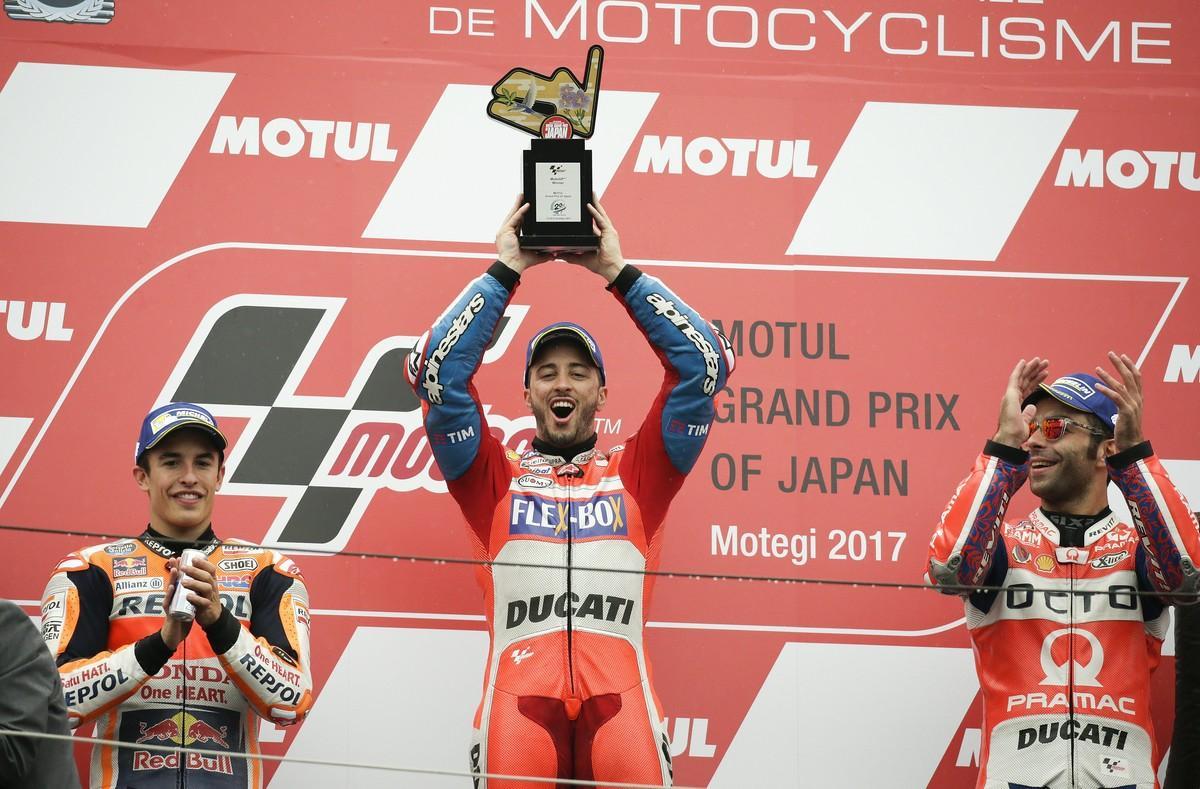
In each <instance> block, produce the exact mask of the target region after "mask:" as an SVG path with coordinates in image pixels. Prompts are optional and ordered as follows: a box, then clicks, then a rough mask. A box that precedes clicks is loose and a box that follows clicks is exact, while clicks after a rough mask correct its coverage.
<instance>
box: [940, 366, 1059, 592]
mask: <svg viewBox="0 0 1200 789" xmlns="http://www.w3.org/2000/svg"><path fill="white" fill-rule="evenodd" d="M1047 367H1048V363H1047V362H1046V361H1045V360H1043V359H1039V358H1037V357H1034V358H1033V359H1031V360H1029V361H1026V360H1024V359H1021V360H1020V361H1019V362H1017V364H1016V366H1014V367H1013V370H1012V373H1010V374H1009V377H1008V384H1007V385H1006V386H1005V389H1004V396H1003V397H1002V398H1001V399H1000V418H999V420H998V423H997V426H996V433H995V435H993V436H992V439H991V440H990V441H988V442H987V443H986V444H985V445H984V448H983V452H982V453H980V455H979V457H977V458H976V459H975V465H974V467H972V469H971V473H970V474H968V475H967V477H966V478H965V479H964V480H963V481H962V482H960V483H959V485H958V489H957V490H955V492H954V495H953V496H951V497H950V503H949V504H947V505H946V509H945V510H944V511H943V512H942V518H941V521H940V522H939V523H938V526H937V529H936V530H935V531H934V533H933V539H932V540H930V543H929V556H928V574H927V577H928V579H929V581H930V582H931V583H934V584H949V585H964V586H971V585H978V584H981V583H983V582H984V580H985V579H986V578H987V576H988V572H989V571H990V570H991V568H992V566H993V562H994V560H995V557H996V551H997V549H998V548H1000V549H1001V550H1002V549H1003V548H1002V546H1003V536H1002V535H1001V529H1002V528H1003V524H1004V513H1005V512H1006V511H1007V509H1008V505H1009V502H1010V501H1012V497H1013V495H1014V494H1016V492H1017V491H1018V490H1019V489H1020V487H1021V485H1023V484H1025V478H1026V477H1027V476H1028V475H1029V453H1028V452H1027V451H1025V450H1024V449H1022V448H1021V444H1022V443H1024V441H1025V440H1026V439H1027V438H1028V437H1029V422H1030V421H1031V420H1032V419H1033V413H1034V411H1035V408H1034V406H1032V405H1030V406H1025V407H1022V405H1021V403H1022V402H1024V400H1025V398H1027V397H1028V396H1029V395H1030V394H1031V393H1032V392H1033V391H1034V390H1035V389H1036V388H1037V386H1038V384H1040V383H1041V382H1042V381H1044V380H1045V379H1046V369H1047Z"/></svg>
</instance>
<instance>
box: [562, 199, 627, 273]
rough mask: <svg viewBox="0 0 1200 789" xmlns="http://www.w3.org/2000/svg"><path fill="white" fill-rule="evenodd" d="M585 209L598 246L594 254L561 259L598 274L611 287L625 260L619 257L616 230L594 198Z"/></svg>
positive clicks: (619, 249) (619, 243)
mask: <svg viewBox="0 0 1200 789" xmlns="http://www.w3.org/2000/svg"><path fill="white" fill-rule="evenodd" d="M587 209H588V211H589V212H590V213H591V215H592V226H593V229H595V231H596V233H597V234H598V235H599V236H600V245H599V246H598V247H597V248H596V251H595V252H592V251H590V250H589V251H587V252H577V253H570V252H568V253H564V254H563V255H562V259H563V260H565V261H566V262H567V263H571V264H574V265H577V266H583V267H584V268H586V269H587V270H588V271H591V272H593V273H595V274H599V275H600V276H602V277H604V279H605V281H606V282H608V284H610V285H611V284H612V282H613V280H615V279H616V278H617V275H618V274H620V273H621V269H623V268H625V258H623V257H622V256H621V239H620V237H619V236H618V235H617V229H616V228H615V227H613V223H612V220H611V219H609V218H608V213H607V212H606V211H605V210H604V206H602V205H600V203H599V201H597V200H596V198H595V197H593V198H592V202H591V203H588V207H587Z"/></svg>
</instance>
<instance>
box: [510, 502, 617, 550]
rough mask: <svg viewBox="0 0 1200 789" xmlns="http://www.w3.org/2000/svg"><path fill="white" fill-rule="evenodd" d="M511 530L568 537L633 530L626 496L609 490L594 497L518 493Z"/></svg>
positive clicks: (512, 515)
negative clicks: (570, 499) (571, 497)
mask: <svg viewBox="0 0 1200 789" xmlns="http://www.w3.org/2000/svg"><path fill="white" fill-rule="evenodd" d="M508 523H509V526H508V533H509V534H524V535H536V536H538V537H555V538H559V539H566V538H567V536H568V533H569V534H570V535H571V536H572V537H574V538H577V539H578V538H583V537H613V536H624V535H626V534H628V533H629V523H628V521H627V512H626V510H625V497H624V495H622V494H620V493H605V494H601V495H598V496H594V497H592V498H590V499H580V500H578V501H574V500H573V501H560V500H558V499H547V498H543V497H541V496H536V495H534V494H532V493H528V494H516V495H514V496H513V497H512V499H511V503H510V504H509V521H508Z"/></svg>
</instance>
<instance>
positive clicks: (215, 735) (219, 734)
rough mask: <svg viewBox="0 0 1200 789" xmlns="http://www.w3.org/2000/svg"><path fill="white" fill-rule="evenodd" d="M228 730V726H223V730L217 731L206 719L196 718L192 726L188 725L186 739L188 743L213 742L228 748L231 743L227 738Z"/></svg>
mask: <svg viewBox="0 0 1200 789" xmlns="http://www.w3.org/2000/svg"><path fill="white" fill-rule="evenodd" d="M228 731H229V727H228V726H222V727H221V730H220V731H217V730H216V729H214V728H213V727H212V726H209V725H208V724H207V723H205V722H204V721H202V720H196V721H193V722H192V725H191V726H188V729H187V737H186V738H185V740H186V742H187V744H188V745H191V744H192V743H194V742H198V743H211V744H213V745H219V746H221V747H222V748H226V749H228V748H229V743H228V742H226V740H225V737H226V734H227V733H228Z"/></svg>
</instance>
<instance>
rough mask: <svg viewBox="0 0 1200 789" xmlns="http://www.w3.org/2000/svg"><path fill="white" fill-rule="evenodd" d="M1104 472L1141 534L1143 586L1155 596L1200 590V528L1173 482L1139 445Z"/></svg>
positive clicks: (1177, 600) (1146, 446) (1146, 448)
mask: <svg viewBox="0 0 1200 789" xmlns="http://www.w3.org/2000/svg"><path fill="white" fill-rule="evenodd" d="M1108 474H1109V477H1110V478H1111V479H1112V481H1113V482H1115V483H1116V485H1117V488H1119V489H1120V491H1121V494H1122V495H1123V496H1124V497H1125V502H1126V503H1127V504H1128V505H1129V513H1130V515H1131V516H1132V517H1133V525H1134V527H1135V528H1136V529H1137V530H1138V534H1139V535H1141V538H1142V539H1141V543H1140V544H1139V550H1138V571H1139V575H1141V576H1142V582H1143V583H1144V584H1147V585H1148V588H1150V589H1152V590H1154V591H1158V592H1182V593H1185V594H1193V595H1194V594H1197V592H1198V591H1200V572H1198V571H1197V569H1196V565H1197V562H1200V529H1198V528H1197V524H1196V516H1195V514H1193V512H1192V509H1191V507H1189V506H1188V503H1187V501H1185V500H1184V498H1183V494H1181V493H1180V492H1179V490H1178V489H1176V487H1175V486H1174V485H1173V484H1172V483H1171V479H1170V477H1168V476H1167V472H1166V470H1165V469H1164V468H1163V467H1162V464H1161V463H1159V461H1158V458H1157V457H1155V455H1154V450H1153V448H1152V447H1151V446H1150V442H1149V441H1143V442H1142V443H1140V444H1137V445H1136V446H1132V447H1130V448H1129V449H1126V450H1125V451H1123V452H1119V453H1117V454H1115V455H1113V456H1112V457H1110V458H1109V459H1108ZM1196 599H1197V598H1190V599H1188V598H1184V599H1180V598H1176V597H1173V598H1167V599H1166V600H1164V602H1167V603H1180V602H1182V603H1194V602H1196Z"/></svg>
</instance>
